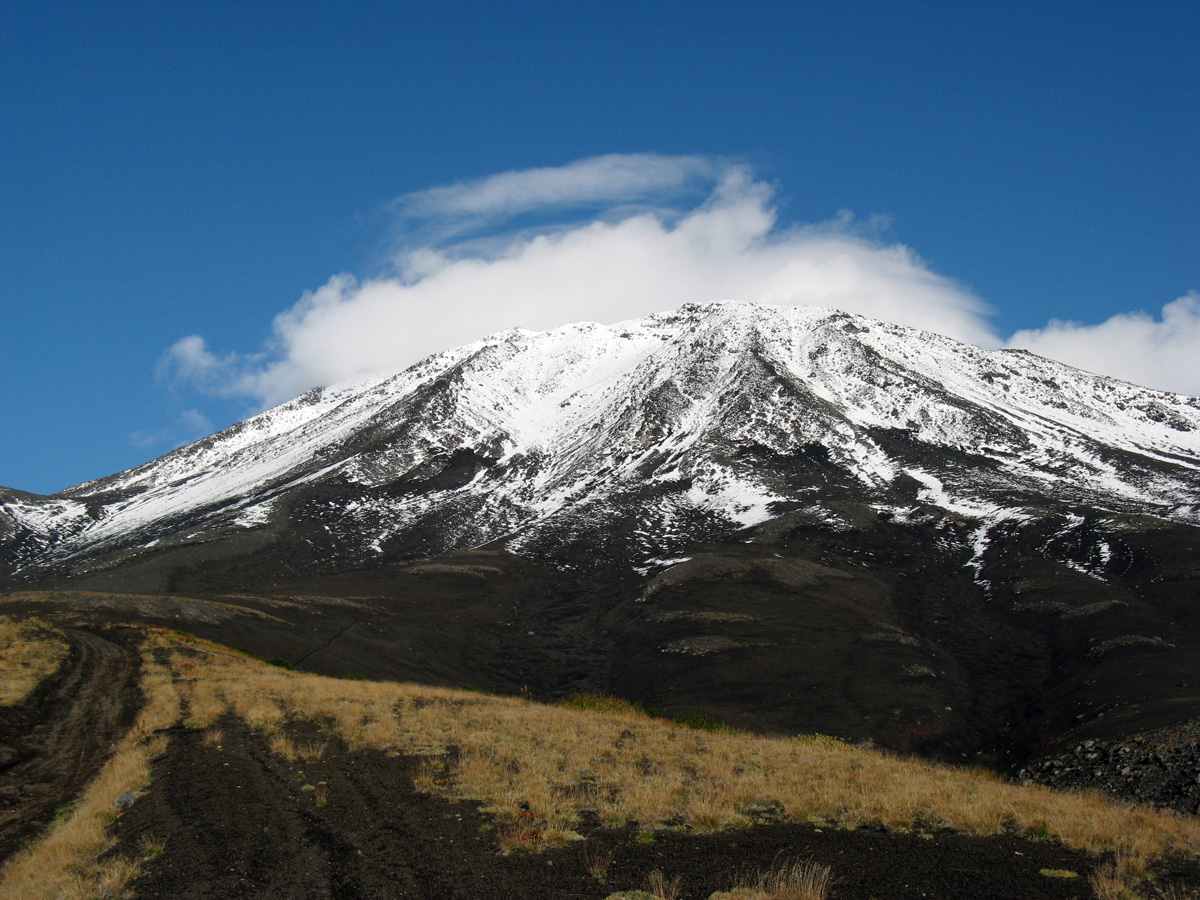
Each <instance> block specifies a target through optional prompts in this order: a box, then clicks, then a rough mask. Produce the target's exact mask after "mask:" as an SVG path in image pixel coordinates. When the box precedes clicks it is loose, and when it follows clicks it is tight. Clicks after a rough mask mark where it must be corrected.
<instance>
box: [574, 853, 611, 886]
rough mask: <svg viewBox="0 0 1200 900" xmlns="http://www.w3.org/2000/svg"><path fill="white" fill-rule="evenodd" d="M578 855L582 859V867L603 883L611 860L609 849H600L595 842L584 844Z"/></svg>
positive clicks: (606, 877) (606, 878)
mask: <svg viewBox="0 0 1200 900" xmlns="http://www.w3.org/2000/svg"><path fill="white" fill-rule="evenodd" d="M579 856H580V859H582V860H583V867H584V868H585V869H587V872H588V874H589V875H591V876H592V877H593V878H595V879H596V881H598V882H600V884H604V882H605V881H606V880H608V870H609V868H610V867H611V866H612V862H613V852H612V851H611V850H602V849H601V848H599V847H597V846H596V845H595V844H585V845H584V848H583V852H582V853H580V854H579Z"/></svg>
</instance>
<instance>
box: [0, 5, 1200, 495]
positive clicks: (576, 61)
mask: <svg viewBox="0 0 1200 900" xmlns="http://www.w3.org/2000/svg"><path fill="white" fill-rule="evenodd" d="M1197 47H1200V4H1198V3H1196V2H1185V3H1175V4H1172V3H1139V4H1123V5H1117V4H1110V3H1102V2H1086V3H1078V4H1074V3H1065V2H1055V3H1052V4H1045V3H1029V4H1023V3H1012V2H1006V3H996V4H987V3H971V4H963V3H951V2H947V3H926V4H891V3H882V2H881V3H854V2H848V3H846V2H844V3H838V4H832V3H816V2H811V3H777V4H776V3H763V4H737V5H734V4H728V3H722V4H709V3H702V2H701V3H698V2H694V0H693V2H688V3H660V4H644V3H636V4H635V3H614V2H609V3H604V4H589V5H578V4H536V3H515V4H493V3H447V2H442V3H438V4H428V3H423V4H394V3H378V4H376V3H348V4H347V3H336V4H334V3H329V4H325V3H294V4H286V5H285V4H267V3H262V4H257V3H255V4H246V3H220V2H205V3H184V2H180V3H146V4H138V3H111V4H110V3H79V4H61V3H38V4H34V3H18V2H10V3H6V4H3V6H2V7H0V114H2V118H0V121H2V122H3V140H0V302H2V309H3V327H2V328H0V377H2V378H3V384H4V389H3V391H2V392H0V422H2V423H3V424H2V426H0V484H3V485H7V486H10V487H17V488H21V489H25V490H31V491H37V492H50V491H54V490H58V489H61V488H64V487H66V486H68V485H70V484H73V483H76V482H78V481H82V480H84V479H87V478H92V477H97V476H100V475H104V474H108V473H110V472H112V471H116V470H119V469H122V468H126V467H128V466H131V465H134V464H136V463H138V462H142V461H145V460H146V459H149V458H150V457H152V456H155V455H158V454H159V453H162V452H165V451H167V450H169V449H171V447H172V446H173V443H174V442H176V441H178V440H180V439H182V438H183V437H188V438H190V437H194V436H195V435H192V434H182V433H176V432H175V431H173V430H172V429H173V428H176V426H175V425H173V424H172V423H174V422H175V421H176V419H177V417H178V416H179V414H180V413H181V412H182V411H183V410H185V409H199V410H201V411H202V412H203V413H204V415H205V416H207V417H208V418H209V419H210V420H211V421H212V423H213V424H214V425H215V426H223V425H225V424H228V423H229V422H231V421H233V420H235V419H237V418H241V417H242V416H243V415H244V414H245V413H247V412H248V411H251V410H250V408H249V407H248V406H247V402H246V401H244V400H237V399H234V400H220V399H216V398H208V397H203V396H198V395H196V394H195V393H194V392H193V393H187V392H186V391H181V389H179V388H172V387H171V386H170V385H167V384H164V383H163V382H162V380H161V379H156V368H157V366H158V363H159V360H160V358H161V357H162V354H163V353H164V351H165V350H166V348H168V347H169V346H170V345H172V344H173V343H174V342H175V341H176V340H178V339H179V338H180V337H182V336H184V335H188V334H202V335H204V336H205V338H206V339H207V340H208V341H209V342H210V344H211V345H212V346H214V347H218V348H220V349H221V350H224V351H238V352H241V353H253V352H254V351H255V350H256V349H258V348H260V347H261V346H262V342H263V341H264V339H265V338H266V337H267V336H268V335H269V332H270V326H271V320H272V317H273V316H274V315H275V314H277V313H279V312H280V311H282V310H284V309H286V308H288V307H290V306H291V305H292V304H294V303H295V302H296V301H297V300H298V299H299V298H300V296H301V294H302V293H303V292H304V291H305V290H311V289H315V288H317V287H319V286H320V285H321V284H323V283H325V281H326V280H327V279H329V277H330V276H331V275H333V274H335V273H337V272H341V271H350V272H354V273H357V274H360V275H369V274H370V273H372V272H375V271H377V270H378V269H379V268H380V266H381V264H382V260H383V258H384V257H385V255H386V253H385V251H386V246H387V243H386V242H387V238H388V236H389V234H390V232H391V228H392V223H391V220H390V218H389V215H388V214H387V213H386V212H385V207H386V205H387V203H388V202H389V201H390V200H392V199H393V198H395V197H397V196H400V195H403V194H406V193H410V192H414V191H420V190H423V189H426V188H430V187H433V186H436V185H442V184H448V183H452V182H457V181H460V180H463V179H471V178H478V177H482V176H486V175H489V174H492V173H496V172H500V171H503V170H510V169H525V168H530V167H536V166H556V165H562V164H565V163H568V162H570V161H572V160H576V159H579V158H583V157H589V156H595V155H598V154H605V153H632V152H643V151H644V152H653V153H660V154H705V155H716V156H724V157H734V158H738V159H740V160H743V161H746V162H749V163H750V164H752V165H753V167H754V169H755V171H756V172H757V173H758V175H759V177H763V178H766V179H768V180H770V181H772V182H773V183H775V184H777V185H778V196H777V199H776V203H777V206H778V208H779V210H780V212H781V213H782V215H783V217H784V218H785V219H786V220H795V221H799V222H815V221H822V220H827V219H830V218H832V217H834V216H836V215H837V213H838V212H839V211H840V210H843V209H849V210H852V211H853V212H854V213H856V214H857V215H858V216H860V217H868V216H871V215H873V214H883V215H886V216H889V217H891V218H892V222H893V224H892V226H891V228H890V230H889V231H888V233H887V235H886V239H887V240H889V241H899V242H903V243H904V244H906V245H908V246H910V247H912V248H913V249H914V250H915V251H916V252H918V253H920V254H921V256H922V257H923V258H924V259H925V261H926V262H927V263H928V265H929V266H930V267H931V268H932V269H933V270H934V271H936V272H938V273H940V274H942V275H947V276H950V277H952V278H955V279H957V280H959V281H960V282H962V283H963V284H965V285H967V286H969V287H970V288H971V289H972V290H974V292H975V293H976V294H978V295H979V296H980V297H982V298H983V299H985V300H986V301H988V302H989V303H990V304H991V305H992V307H993V308H994V310H995V319H994V323H995V326H996V328H997V330H998V331H999V332H1001V333H1011V332H1012V331H1013V330H1015V329H1018V328H1024V327H1036V326H1040V325H1044V324H1045V323H1046V321H1047V320H1048V319H1050V318H1052V317H1057V318H1072V319H1077V320H1080V321H1083V322H1098V321H1101V320H1102V319H1105V318H1107V317H1108V316H1111V315H1113V314H1115V313H1120V312H1124V311H1130V310H1137V309H1146V310H1147V311H1150V312H1157V311H1158V310H1159V308H1160V307H1161V306H1162V305H1163V304H1164V303H1167V302H1169V301H1171V300H1173V299H1175V298H1177V297H1179V296H1181V295H1183V294H1184V293H1185V292H1187V291H1189V290H1196V289H1200V215H1198V212H1200V74H1198V71H1200V67H1198V66H1197V65H1196V61H1197ZM1197 350H1198V351H1200V348H1197Z"/></svg>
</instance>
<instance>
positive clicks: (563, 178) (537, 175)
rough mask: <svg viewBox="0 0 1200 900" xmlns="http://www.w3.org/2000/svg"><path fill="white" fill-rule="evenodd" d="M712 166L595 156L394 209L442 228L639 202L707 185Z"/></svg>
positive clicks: (419, 197) (695, 159)
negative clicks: (539, 212)
mask: <svg viewBox="0 0 1200 900" xmlns="http://www.w3.org/2000/svg"><path fill="white" fill-rule="evenodd" d="M714 165H715V164H714V162H713V161H711V160H708V159H705V158H704V157H701V156H660V155H658V154H654V153H629V154H609V155H607V156H593V157H591V158H589V159H581V160H578V161H576V162H573V163H570V164H568V165H565V166H557V167H546V168H540V169H527V170H525V171H522V172H502V173H500V174H498V175H492V176H489V177H487V178H480V179H477V180H475V181H464V182H460V183H458V184H453V185H448V186H445V187H435V188H430V189H429V190H426V191H419V192H417V193H415V194H407V195H405V196H404V197H401V198H399V199H398V200H397V201H396V202H395V203H394V204H393V207H394V208H395V209H396V210H397V211H398V212H400V213H401V214H402V215H404V216H406V217H409V218H426V219H434V220H437V221H438V222H439V223H441V224H443V225H444V224H445V223H446V222H447V221H448V220H449V221H451V222H454V221H459V222H462V221H467V222H483V221H492V220H495V219H502V218H506V217H509V216H514V215H519V214H521V213H526V212H530V211H534V210H545V209H549V208H563V207H578V206H588V205H595V204H603V205H605V206H609V205H612V204H619V203H632V202H635V201H636V202H641V201H644V200H646V199H647V198H651V197H655V196H660V195H664V194H668V195H671V194H675V193H677V192H679V191H681V190H683V189H685V188H687V187H688V186H690V185H693V184H696V183H704V182H711V180H712V178H713V174H714V171H715V169H714Z"/></svg>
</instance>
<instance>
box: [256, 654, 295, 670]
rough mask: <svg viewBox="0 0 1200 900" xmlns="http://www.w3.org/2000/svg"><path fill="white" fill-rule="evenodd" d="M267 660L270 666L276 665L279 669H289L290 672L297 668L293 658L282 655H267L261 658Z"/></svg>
mask: <svg viewBox="0 0 1200 900" xmlns="http://www.w3.org/2000/svg"><path fill="white" fill-rule="evenodd" d="M259 662H265V663H266V664H267V665H268V666H274V667H275V668H277V669H287V670H288V671H289V672H294V671H295V670H296V665H295V663H293V662H292V661H291V660H288V659H284V658H283V657H282V656H265V657H263V658H262V659H260V660H259Z"/></svg>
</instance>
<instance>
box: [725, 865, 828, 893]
mask: <svg viewBox="0 0 1200 900" xmlns="http://www.w3.org/2000/svg"><path fill="white" fill-rule="evenodd" d="M832 884H833V875H832V873H831V872H830V870H829V867H828V866H823V865H821V864H820V863H817V862H815V861H813V860H811V859H794V860H784V861H782V862H779V863H777V864H776V865H774V866H772V867H771V868H770V869H768V870H766V871H765V872H759V873H758V874H757V875H756V876H753V877H751V878H746V879H743V880H742V882H741V883H740V884H739V885H738V886H737V887H735V888H734V889H733V890H732V891H728V892H722V893H716V894H713V895H712V898H711V900H825V898H826V897H828V896H829V888H830V887H831V886H832Z"/></svg>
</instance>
